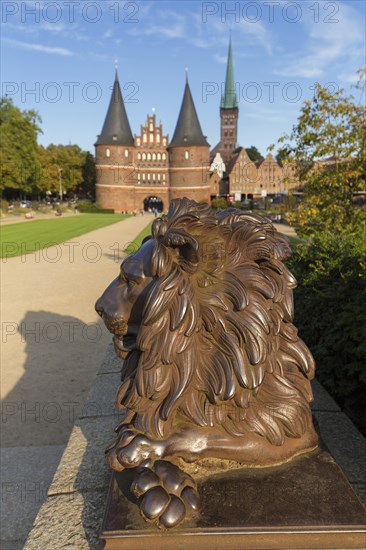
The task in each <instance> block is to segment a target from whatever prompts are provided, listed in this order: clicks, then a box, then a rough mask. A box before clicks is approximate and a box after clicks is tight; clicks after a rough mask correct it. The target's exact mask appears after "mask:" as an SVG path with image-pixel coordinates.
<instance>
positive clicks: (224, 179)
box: [210, 40, 299, 200]
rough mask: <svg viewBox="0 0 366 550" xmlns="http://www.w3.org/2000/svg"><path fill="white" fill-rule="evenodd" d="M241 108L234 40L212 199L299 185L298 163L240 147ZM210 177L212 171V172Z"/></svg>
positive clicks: (267, 192)
mask: <svg viewBox="0 0 366 550" xmlns="http://www.w3.org/2000/svg"><path fill="white" fill-rule="evenodd" d="M238 119H239V108H238V101H237V96H236V91H235V79H234V69H233V56H232V47H231V40H230V42H229V51H228V58H227V66H226V78H225V89H224V94H223V96H222V98H221V103H220V123H221V124H220V141H219V143H218V144H217V145H216V146H215V147H214V148H213V149H212V151H211V155H210V160H211V171H215V172H216V173H219V174H221V179H220V182H219V184H218V186H216V190H217V189H218V191H216V192H214V186H211V190H212V191H213V193H212V194H211V199H212V198H215V197H217V196H230V197H232V198H233V199H235V200H244V199H247V198H256V197H264V196H268V195H274V194H278V193H286V192H287V191H288V190H289V189H293V188H295V187H297V186H298V185H299V182H298V180H297V179H296V178H295V177H294V172H295V167H294V166H291V165H287V166H281V165H280V164H279V163H278V162H277V161H276V160H275V159H274V158H273V156H272V155H271V154H268V155H267V157H266V158H265V159H263V160H262V161H258V162H253V161H251V160H250V158H249V156H248V154H247V152H246V150H245V149H244V148H241V150H240V149H239V148H238V147H237V142H238ZM211 181H213V179H212V175H211Z"/></svg>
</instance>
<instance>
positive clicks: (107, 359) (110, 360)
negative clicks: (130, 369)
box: [98, 343, 122, 374]
mask: <svg viewBox="0 0 366 550" xmlns="http://www.w3.org/2000/svg"><path fill="white" fill-rule="evenodd" d="M121 368H122V360H121V359H120V358H119V357H117V355H116V353H115V351H114V346H113V343H111V344H109V345H108V347H107V349H106V352H105V356H104V359H103V362H102V366H101V367H100V369H99V371H98V374H108V373H111V372H121Z"/></svg>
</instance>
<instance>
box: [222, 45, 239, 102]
mask: <svg viewBox="0 0 366 550" xmlns="http://www.w3.org/2000/svg"><path fill="white" fill-rule="evenodd" d="M237 107H238V100H237V97H236V93H235V80H234V69H233V56H232V51H231V36H230V40H229V53H228V56H227V66H226V80H225V94H224V95H223V96H222V98H221V108H222V109H235V108H237Z"/></svg>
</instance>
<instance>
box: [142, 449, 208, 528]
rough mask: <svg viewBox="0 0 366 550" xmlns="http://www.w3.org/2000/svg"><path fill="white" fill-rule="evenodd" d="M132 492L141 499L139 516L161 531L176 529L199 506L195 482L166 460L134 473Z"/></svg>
mask: <svg viewBox="0 0 366 550" xmlns="http://www.w3.org/2000/svg"><path fill="white" fill-rule="evenodd" d="M131 491H132V492H133V493H134V494H135V496H136V497H138V498H140V511H141V514H142V516H143V517H144V518H145V519H146V520H147V521H151V522H154V523H156V524H157V526H158V527H160V528H165V529H170V528H172V527H176V526H177V525H179V523H181V522H182V521H183V520H184V518H185V517H187V516H191V515H192V514H194V513H196V512H197V511H198V510H199V507H200V497H199V495H198V492H197V488H196V484H195V482H194V480H193V479H192V478H191V476H189V475H188V474H186V473H185V472H183V471H182V470H180V469H179V468H178V467H177V466H174V465H173V464H171V463H170V462H167V461H165V460H158V461H157V462H155V463H154V465H153V466H152V468H141V469H139V470H137V472H136V478H135V480H134V482H133V484H132V487H131Z"/></svg>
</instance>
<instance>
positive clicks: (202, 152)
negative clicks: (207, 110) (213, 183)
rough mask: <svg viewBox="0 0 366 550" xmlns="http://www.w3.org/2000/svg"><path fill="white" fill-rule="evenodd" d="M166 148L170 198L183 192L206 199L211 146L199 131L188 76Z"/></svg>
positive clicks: (178, 196) (190, 196)
mask: <svg viewBox="0 0 366 550" xmlns="http://www.w3.org/2000/svg"><path fill="white" fill-rule="evenodd" d="M168 151H169V180H170V200H172V199H175V198H180V197H185V196H186V197H189V198H190V199H194V200H196V201H209V200H210V185H209V167H210V147H209V144H208V143H207V140H206V137H205V136H204V135H203V133H202V129H201V125H200V122H199V119H198V116H197V112H196V108H195V105H194V102H193V98H192V94H191V90H190V87H189V84H188V78H186V85H185V89H184V95H183V101H182V105H181V108H180V112H179V116H178V121H177V125H176V128H175V131H174V134H173V138H172V140H171V142H170V143H169V146H168Z"/></svg>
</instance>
